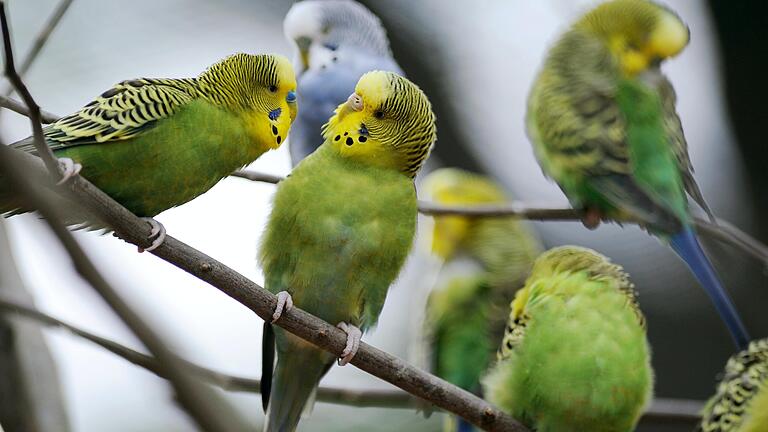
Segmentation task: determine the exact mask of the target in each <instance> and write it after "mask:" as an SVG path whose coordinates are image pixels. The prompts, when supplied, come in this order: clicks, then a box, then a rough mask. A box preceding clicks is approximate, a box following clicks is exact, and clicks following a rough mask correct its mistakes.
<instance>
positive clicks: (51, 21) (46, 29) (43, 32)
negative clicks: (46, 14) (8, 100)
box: [5, 0, 73, 96]
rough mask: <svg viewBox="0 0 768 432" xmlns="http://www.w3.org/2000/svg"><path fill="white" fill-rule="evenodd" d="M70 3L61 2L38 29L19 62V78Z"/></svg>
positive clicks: (63, 0)
mask: <svg viewBox="0 0 768 432" xmlns="http://www.w3.org/2000/svg"><path fill="white" fill-rule="evenodd" d="M72 1H73V0H61V2H60V3H59V4H58V5H57V6H56V9H54V11H53V14H51V16H50V18H48V21H47V22H46V23H45V25H44V26H43V28H42V29H40V32H39V33H38V34H37V36H36V37H35V40H34V41H33V42H32V47H31V48H30V49H29V53H27V56H26V57H24V60H23V61H22V62H21V65H20V66H19V68H18V69H17V70H18V72H19V76H21V77H23V76H24V75H26V74H27V72H28V71H29V68H30V67H31V66H32V63H34V61H35V60H36V59H37V56H38V55H39V54H40V51H42V49H43V47H44V46H45V43H46V42H48V38H49V37H50V36H51V33H53V30H54V29H55V28H56V26H58V25H59V22H61V19H62V18H63V17H64V14H65V13H66V12H67V9H69V6H70V5H72ZM13 90H14V87H13V86H11V87H9V88H8V89H7V90H6V91H5V96H10V95H11V94H13Z"/></svg>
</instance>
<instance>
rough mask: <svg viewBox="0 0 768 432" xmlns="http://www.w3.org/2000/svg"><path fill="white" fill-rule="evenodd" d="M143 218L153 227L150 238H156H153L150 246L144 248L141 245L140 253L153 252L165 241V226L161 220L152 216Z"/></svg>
mask: <svg viewBox="0 0 768 432" xmlns="http://www.w3.org/2000/svg"><path fill="white" fill-rule="evenodd" d="M141 219H142V220H143V221H145V222H147V223H148V224H149V226H150V227H152V230H151V231H150V232H149V237H148V239H154V240H152V244H151V245H149V247H148V248H143V247H141V246H139V253H142V252H152V251H153V250H155V249H157V247H158V246H160V245H161V244H163V242H164V241H165V227H164V226H163V224H161V223H160V222H158V221H156V220H154V219H152V218H148V217H143V218H141Z"/></svg>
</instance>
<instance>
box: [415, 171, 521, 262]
mask: <svg viewBox="0 0 768 432" xmlns="http://www.w3.org/2000/svg"><path fill="white" fill-rule="evenodd" d="M421 191H423V192H424V193H425V195H427V196H428V197H429V199H431V200H433V201H435V202H437V203H440V204H445V205H473V204H475V205H477V204H499V203H503V202H506V200H507V198H506V196H505V195H504V192H503V191H502V190H501V188H499V186H497V185H496V184H495V183H493V182H492V181H490V180H489V179H487V178H486V177H483V176H481V175H477V174H473V173H470V172H468V171H464V170H460V169H457V168H441V169H438V170H435V171H433V172H431V173H430V174H429V175H428V176H427V177H426V178H424V182H423V183H422V185H421ZM472 223H473V219H471V218H467V217H464V216H435V223H434V231H433V235H432V252H433V253H435V254H436V255H438V256H439V257H441V258H442V259H445V260H447V259H449V258H450V257H451V256H452V255H453V254H454V253H455V252H456V250H457V249H458V248H459V247H460V246H461V244H462V243H463V242H464V240H465V239H466V236H467V234H468V233H469V231H470V228H471V226H472Z"/></svg>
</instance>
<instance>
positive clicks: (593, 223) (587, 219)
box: [581, 208, 603, 230]
mask: <svg viewBox="0 0 768 432" xmlns="http://www.w3.org/2000/svg"><path fill="white" fill-rule="evenodd" d="M602 220H603V214H602V213H600V211H599V210H595V209H591V208H588V209H586V210H585V211H584V217H582V218H581V223H582V224H584V227H586V228H587V229H588V230H596V229H597V227H599V226H600V222H601V221H602Z"/></svg>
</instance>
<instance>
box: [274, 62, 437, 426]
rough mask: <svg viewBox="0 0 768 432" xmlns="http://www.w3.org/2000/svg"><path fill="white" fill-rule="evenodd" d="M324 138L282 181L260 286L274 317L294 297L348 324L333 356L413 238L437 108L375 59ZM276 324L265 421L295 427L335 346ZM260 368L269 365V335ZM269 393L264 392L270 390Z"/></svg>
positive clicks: (351, 346) (372, 320)
mask: <svg viewBox="0 0 768 432" xmlns="http://www.w3.org/2000/svg"><path fill="white" fill-rule="evenodd" d="M323 136H324V138H325V142H324V143H323V145H321V146H320V147H319V148H318V149H317V150H316V151H315V152H314V153H312V154H311V155H309V156H308V157H307V158H305V159H304V160H302V161H301V162H300V163H299V164H298V165H297V166H296V168H294V170H293V172H292V173H291V175H290V177H288V178H287V179H286V180H285V181H283V182H281V183H280V185H279V186H278V188H277V193H276V194H275V198H274V205H273V209H272V213H271V215H270V217H269V221H268V224H267V229H266V232H265V235H264V237H263V241H262V245H261V251H260V261H261V265H262V268H263V270H264V276H265V284H266V288H267V289H268V290H270V291H271V292H273V293H276V294H278V300H279V301H278V307H277V310H276V311H275V315H274V317H273V318H274V319H275V320H277V319H279V317H280V314H281V313H282V311H283V310H284V308H286V307H291V306H292V305H294V304H295V305H296V306H298V307H300V308H302V309H304V310H306V311H308V312H310V313H312V314H314V315H316V316H318V317H320V318H322V319H324V320H325V321H327V322H330V323H338V325H339V327H340V328H341V329H343V330H344V331H345V332H346V333H347V334H348V340H347V347H346V349H345V350H344V352H343V353H342V356H341V359H340V364H346V363H347V362H349V361H350V360H351V358H352V357H353V356H354V354H355V352H356V351H357V348H358V346H359V343H360V336H361V330H365V329H368V328H370V327H371V326H373V325H374V324H376V321H377V319H378V316H379V313H380V312H381V308H382V306H383V305H384V299H385V297H386V294H387V290H388V288H389V285H390V284H391V283H392V281H393V280H394V279H395V277H396V276H397V274H398V272H399V271H400V268H401V266H402V265H403V263H404V261H405V258H406V256H407V255H408V251H409V250H410V248H411V244H412V242H413V238H414V233H415V229H416V217H417V203H416V190H415V187H414V182H413V179H414V177H415V175H416V173H417V172H418V171H419V169H420V168H421V166H422V165H423V164H424V161H425V160H426V159H427V157H428V155H429V152H430V149H431V148H432V145H433V143H434V141H435V117H434V114H433V113H432V108H431V106H430V103H429V100H428V99H427V97H426V96H425V95H424V93H423V92H422V91H421V90H420V89H419V88H418V87H417V86H416V85H415V84H413V83H411V82H410V81H408V80H407V79H405V78H403V77H401V76H399V75H397V74H394V73H391V72H381V71H374V72H369V73H366V74H365V75H363V76H362V77H361V78H360V80H359V81H358V83H357V86H356V87H355V92H354V93H353V94H352V95H350V96H349V98H348V99H347V101H346V102H345V103H343V104H341V105H340V106H339V107H338V108H337V109H336V113H335V114H334V116H333V117H331V119H330V120H329V122H328V123H327V124H326V125H325V126H324V128H323ZM272 331H274V336H275V341H276V345H277V365H276V367H275V371H274V377H273V379H272V380H271V390H270V389H269V388H265V390H266V391H265V392H264V395H263V397H266V398H268V400H269V402H268V409H267V423H266V425H265V429H264V430H266V431H281V432H286V431H293V430H295V428H296V426H297V424H298V422H299V417H300V415H301V412H302V410H303V409H304V407H305V405H306V404H307V401H308V399H309V398H310V397H311V395H312V393H313V392H314V391H315V389H316V387H317V385H318V383H319V381H320V379H321V378H322V376H323V375H325V373H326V372H327V371H328V369H329V368H330V367H331V365H332V364H333V362H334V360H335V359H334V356H333V355H332V354H330V353H328V352H326V351H323V350H322V349H320V348H317V347H315V346H314V345H312V344H310V343H309V342H305V341H304V340H302V339H300V338H298V337H296V336H293V335H291V334H290V333H288V332H285V331H283V330H282V329H280V328H279V327H276V328H274V330H273V329H272V326H271V325H270V324H267V325H266V326H265V334H266V335H267V337H265V340H266V341H268V340H269V339H270V338H269V337H268V336H269V335H270V333H271V332H272ZM263 349H264V357H265V359H266V360H265V362H264V365H263V366H264V369H265V370H264V372H263V374H262V380H263V381H265V382H270V381H269V377H270V376H272V366H273V364H272V361H271V358H272V349H273V347H271V346H269V343H266V344H265V346H264V348H263ZM269 393H271V394H269Z"/></svg>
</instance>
